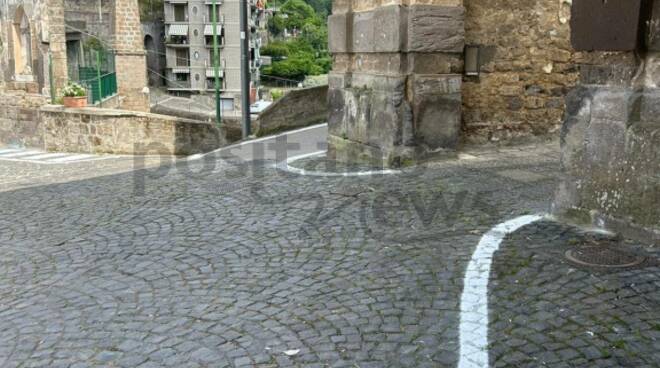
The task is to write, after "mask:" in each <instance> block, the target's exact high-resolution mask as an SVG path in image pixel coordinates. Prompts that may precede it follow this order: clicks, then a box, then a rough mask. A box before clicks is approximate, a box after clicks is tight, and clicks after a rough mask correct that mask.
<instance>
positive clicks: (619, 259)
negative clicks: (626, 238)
mask: <svg viewBox="0 0 660 368" xmlns="http://www.w3.org/2000/svg"><path fill="white" fill-rule="evenodd" d="M565 256H566V258H567V259H568V260H569V261H571V262H573V263H576V264H578V265H581V266H588V267H598V268H629V267H635V266H639V265H641V264H642V263H644V262H645V261H646V257H643V256H638V255H636V254H632V253H629V252H626V251H623V250H619V249H614V248H611V247H603V246H584V247H580V248H576V249H570V250H568V251H566V253H565Z"/></svg>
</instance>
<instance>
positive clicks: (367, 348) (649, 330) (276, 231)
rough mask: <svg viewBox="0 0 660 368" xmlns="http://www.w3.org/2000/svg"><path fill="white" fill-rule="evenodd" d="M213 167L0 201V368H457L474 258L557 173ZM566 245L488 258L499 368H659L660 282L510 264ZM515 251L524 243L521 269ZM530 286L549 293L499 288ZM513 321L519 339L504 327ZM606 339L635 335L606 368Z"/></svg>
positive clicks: (111, 179) (217, 163)
mask: <svg viewBox="0 0 660 368" xmlns="http://www.w3.org/2000/svg"><path fill="white" fill-rule="evenodd" d="M260 149H263V147H262V148H257V149H256V151H258V150H260ZM221 155H222V156H224V157H226V155H224V154H220V153H217V154H212V155H208V156H205V157H203V158H202V159H200V160H195V161H185V162H177V163H175V164H170V165H165V166H163V167H160V168H149V169H146V170H138V171H130V172H123V171H122V170H119V171H117V172H116V173H111V172H110V171H108V172H107V174H104V175H103V176H98V177H89V176H88V177H81V176H75V175H74V179H73V180H71V181H66V180H64V179H62V178H61V177H60V176H58V175H54V177H55V178H56V179H57V180H55V179H52V180H50V179H49V180H44V181H43V184H42V185H40V186H36V187H21V186H20V185H18V184H16V185H15V186H14V187H12V188H11V189H7V191H5V192H2V193H0V208H2V212H1V213H0V366H2V367H19V366H20V367H45V366H48V367H85V366H120V367H223V366H227V367H253V366H258V367H262V366H263V367H289V366H295V367H322V366H333V367H362V368H364V367H447V366H449V367H451V366H455V365H456V362H457V360H458V356H457V354H458V346H457V344H458V331H457V326H458V318H459V317H458V315H459V300H460V293H461V290H462V277H463V273H464V269H465V266H466V264H467V262H468V261H469V259H470V256H471V254H472V252H473V250H474V248H475V246H476V244H477V242H478V241H479V238H480V237H481V235H482V234H483V233H485V232H486V231H487V230H488V229H490V228H491V227H492V226H493V225H495V224H497V223H499V222H501V221H502V220H503V219H507V218H511V217H515V216H517V215H521V214H525V213H531V212H539V211H545V210H547V207H548V203H549V199H550V198H551V195H552V192H553V190H554V187H555V184H556V180H555V179H556V173H557V167H558V164H557V161H558V153H557V152H556V149H555V148H554V145H540V146H528V147H522V148H511V149H507V150H500V151H494V150H493V151H486V150H482V151H475V152H470V153H469V154H463V155H462V156H461V159H460V160H456V161H447V162H441V163H436V164H432V165H429V166H428V167H426V168H424V169H414V170H408V171H406V172H405V173H403V174H398V175H385V176H370V177H307V176H299V175H293V174H288V173H283V172H279V171H277V170H276V169H274V168H273V165H272V162H270V161H254V162H241V161H240V160H220V159H219V158H218V157H219V156H221ZM315 168H316V169H318V165H316V167H315ZM4 170H6V171H5V172H7V173H9V175H11V173H13V172H14V171H16V170H13V169H7V168H5V169H4ZM81 170H82V169H81ZM90 170H91V168H89V167H88V168H87V169H86V171H90ZM83 171H85V170H83ZM60 174H61V173H60ZM30 175H32V174H30V173H28V174H26V177H30ZM34 175H36V174H34ZM569 233H570V230H565V229H563V228H559V227H557V226H555V225H553V224H550V223H548V224H546V223H543V224H540V225H532V226H530V227H528V228H525V229H523V231H521V232H520V234H515V235H514V236H512V237H511V239H510V240H508V241H507V244H503V250H502V251H501V252H500V253H498V254H497V256H496V257H497V259H496V261H495V265H494V266H495V268H494V273H493V277H494V281H493V286H492V293H493V295H492V296H491V304H492V309H493V321H492V323H491V334H492V338H491V345H492V350H491V360H492V363H493V364H498V365H507V364H505V363H504V362H508V360H507V359H517V358H512V356H514V355H515V356H516V357H519V355H520V354H522V355H524V359H519V360H517V362H521V363H524V364H527V365H531V366H540V365H541V363H538V360H542V362H545V363H548V365H555V366H569V365H570V364H581V363H585V362H586V363H585V364H586V365H587V366H593V364H592V363H594V364H595V363H596V362H604V361H607V362H612V363H617V362H618V363H620V364H622V363H631V364H633V365H631V366H643V365H644V364H647V365H652V364H653V363H652V362H653V361H656V362H657V361H658V359H657V352H658V351H659V350H660V349H658V345H657V337H658V336H657V334H658V326H657V324H656V325H653V324H652V319H650V318H652V317H653V318H655V320H656V321H657V320H659V319H658V318H657V317H658V316H657V313H658V308H657V295H658V294H657V290H658V286H659V285H658V277H657V273H654V272H655V271H653V270H654V269H651V268H646V269H644V270H643V271H635V272H636V273H632V274H630V275H629V278H628V279H626V280H628V281H625V280H624V281H621V280H622V279H618V277H621V274H618V276H617V275H614V276H593V275H592V274H591V273H587V272H585V271H579V270H575V271H572V272H571V273H568V271H566V269H567V267H566V265H565V264H564V263H562V262H560V261H558V260H557V258H558V257H557V256H555V257H552V256H550V253H547V254H548V256H546V257H544V258H539V259H538V260H537V259H536V258H534V257H532V260H531V261H529V262H526V263H524V264H518V263H516V262H518V261H517V260H518V259H519V257H521V256H524V255H525V254H526V253H524V252H538V253H542V251H543V249H544V248H551V249H553V247H552V244H560V243H561V242H562V241H563V239H565V238H566V237H567V236H568V235H567V234H569ZM553 234H554V235H553ZM520 236H523V238H522V239H527V237H531V238H532V239H533V241H526V242H523V243H524V245H525V246H528V247H526V248H524V249H519V248H520V247H519V246H518V245H517V243H518V241H517V240H516V239H520V238H519V237H520ZM555 236H558V237H556V238H555ZM547 239H552V241H546V240H547ZM553 242H554V243H553ZM530 244H532V245H533V244H538V245H537V246H530ZM514 250H517V251H518V253H517V254H514V255H512V256H508V255H507V254H505V253H507V252H513V251H514ZM523 259H526V258H523ZM541 261H543V262H544V263H543V265H542V266H541V267H540V268H539V269H538V270H532V268H534V267H536V265H537V263H536V262H541ZM503 262H504V263H503ZM506 262H513V266H510V265H508V264H507V263H506ZM546 263H547V266H546ZM513 271H516V273H514V272H513ZM522 272H527V273H528V274H529V277H527V278H526V280H525V281H526V282H531V283H533V282H537V281H536V280H535V279H534V277H536V275H539V277H540V279H539V280H544V281H545V283H542V284H539V285H538V287H536V288H524V287H523V286H521V284H520V283H516V282H515V280H510V278H513V277H514V276H516V275H519V274H521V273H522ZM578 276H579V277H578ZM598 277H601V278H600V279H599V278H598ZM607 277H611V279H608V278H607ZM602 278H605V279H602ZM557 280H562V282H561V283H556V282H557ZM572 280H575V281H576V284H575V285H567V284H569V283H570V281H572ZM603 280H606V281H603ZM607 280H609V281H607ZM633 280H635V281H633ZM617 282H622V283H621V284H617ZM626 282H628V283H631V282H635V283H636V285H639V286H637V287H632V288H627V289H626V290H627V294H626V297H625V298H624V297H621V298H620V299H616V300H617V301H616V302H615V296H613V295H618V294H616V293H615V292H614V291H612V290H610V288H616V287H618V286H617V285H626ZM546 285H547V287H548V288H547V292H546V291H544V290H545V289H544V288H545V287H546ZM557 285H559V286H560V287H559V288H557ZM599 285H604V286H603V287H604V288H605V290H604V292H603V293H602V294H599V295H595V294H593V290H594V289H595V290H600V289H599V288H600V286H599ZM569 286H570V287H569ZM571 288H577V289H579V290H577V291H572V292H571V291H570V290H572V289H571ZM528 291H529V292H528ZM553 293H554V294H555V295H559V297H558V298H556V299H551V301H552V302H553V303H555V304H554V305H560V306H562V308H563V306H565V307H566V308H570V309H566V310H568V311H569V312H564V311H561V310H558V309H550V310H546V309H543V308H542V307H543V304H542V301H543V300H545V299H544V298H541V297H540V296H539V295H544V296H547V295H553ZM511 295H515V297H514V298H511ZM578 295H580V296H581V297H578ZM597 298H604V299H607V298H609V299H607V300H609V301H611V304H610V305H612V308H611V309H609V310H610V311H617V312H616V313H614V312H612V313H610V314H608V315H609V316H612V318H614V317H613V316H615V315H621V319H622V322H617V321H618V320H615V322H613V323H612V324H611V325H609V326H604V327H601V328H603V330H602V331H601V330H600V329H597V328H596V327H598V323H601V322H602V323H606V322H607V321H609V320H605V319H600V320H596V321H594V320H593V319H589V317H590V316H594V312H593V310H595V309H594V308H599V307H600V306H602V303H600V302H599V303H595V304H594V303H593V301H594V300H596V299H597ZM654 298H655V299H654ZM569 299H570V301H569ZM604 299H603V300H604ZM654 300H655V303H656V304H654V305H653V304H645V303H650V302H652V301H654ZM649 306H650V307H651V309H649ZM617 313H618V314H617ZM654 313H655V315H654ZM514 314H515V316H514ZM508 316H510V317H511V318H510V319H511V320H513V321H515V322H516V323H519V324H521V325H520V326H521V327H520V328H519V329H516V328H515V327H514V328H513V329H511V324H510V323H509V324H502V321H508V319H507V317H508ZM520 316H527V318H528V320H530V321H532V320H533V321H534V322H530V323H525V322H524V321H522V320H519V318H521V317H520ZM572 316H580V318H582V319H580V321H579V322H578V321H576V322H573V320H572V319H571V317H572ZM596 317H597V318H598V317H599V316H598V315H597V316H596ZM585 319H586V321H585ZM559 321H566V322H565V323H563V324H560V323H559ZM585 323H586V324H585ZM589 323H592V324H593V326H592V325H589ZM619 323H620V324H619ZM557 324H559V325H557ZM570 326H581V327H588V328H589V331H591V332H593V333H594V336H593V337H592V336H591V335H588V334H587V335H579V334H575V333H573V332H575V331H574V330H572V329H571V328H572V327H570ZM609 327H612V328H615V327H616V328H620V329H621V330H620V331H628V333H627V334H626V335H625V337H621V340H623V341H624V342H623V343H620V342H619V341H618V339H615V340H614V341H612V342H611V344H612V345H613V346H615V347H616V348H617V349H618V350H616V351H614V352H612V353H611V355H610V356H603V355H600V354H601V353H604V352H605V349H604V348H603V347H602V346H600V345H595V344H594V345H591V344H590V343H591V342H592V341H596V340H595V338H598V339H599V340H598V341H601V340H600V339H607V338H608V336H609V335H608V332H607V331H606V328H609ZM537 328H538V330H537ZM530 329H531V330H530ZM532 331H533V332H532ZM545 332H547V333H545ZM554 332H566V333H567V334H568V333H573V335H571V337H575V338H578V339H579V340H580V341H582V342H583V343H584V344H586V345H584V346H581V345H577V344H575V345H573V343H572V342H571V340H561V336H562V335H559V336H557V338H556V339H557V340H553V338H554V337H553V336H554V335H552V333H554ZM638 334H639V336H638ZM592 338H593V339H592ZM542 339H544V340H542ZM521 341H522V342H521ZM555 341H560V342H561V346H560V347H557V346H555V345H551V344H550V343H549V342H555ZM602 341H609V340H602ZM546 342H547V343H546ZM591 346H593V347H594V348H595V349H596V350H597V353H598V355H597V354H596V353H594V352H593V351H592V349H589V347H591ZM527 347H529V348H527ZM619 347H620V349H619ZM583 350H585V351H583ZM571 351H572V352H574V353H575V354H578V355H577V356H572V355H571V353H570V352H571ZM546 354H553V359H546V358H545V355H546ZM654 354H656V355H654ZM596 355H597V356H596ZM554 357H556V358H554ZM534 358H536V359H538V360H534V361H532V360H530V359H534ZM543 359H545V360H543ZM599 359H600V360H599ZM603 359H605V360H603ZM607 359H609V360H607ZM625 359H629V360H625ZM653 359H655V360H653ZM531 362H535V363H531ZM638 363H639V364H638Z"/></svg>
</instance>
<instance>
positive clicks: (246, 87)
mask: <svg viewBox="0 0 660 368" xmlns="http://www.w3.org/2000/svg"><path fill="white" fill-rule="evenodd" d="M240 6H241V13H240V15H241V24H240V26H241V85H242V87H241V107H242V109H241V110H242V111H243V124H242V125H243V138H247V137H248V136H250V134H252V133H251V122H250V32H249V24H248V3H247V0H241V1H240Z"/></svg>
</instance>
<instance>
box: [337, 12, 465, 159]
mask: <svg viewBox="0 0 660 368" xmlns="http://www.w3.org/2000/svg"><path fill="white" fill-rule="evenodd" d="M380 3H382V2H373V1H361V0H335V1H334V3H333V15H332V16H330V18H329V28H330V29H329V33H330V35H329V43H330V45H329V46H330V51H331V52H332V54H333V58H334V62H333V70H332V72H331V74H330V80H329V84H330V91H329V97H328V100H329V110H330V111H329V117H328V124H329V130H330V136H329V155H330V156H331V157H334V158H336V159H338V160H342V161H364V160H369V161H371V162H374V163H377V164H383V165H385V166H399V165H404V164H407V163H410V162H411V161H415V160H418V159H423V158H425V157H427V156H429V155H432V154H439V153H440V154H442V153H451V152H453V151H454V150H455V149H456V147H457V144H458V138H459V130H460V124H461V83H462V76H461V74H460V73H461V71H462V68H463V65H462V64H463V61H462V59H463V56H462V55H463V49H464V34H465V27H464V17H465V10H464V8H463V2H462V0H392V1H389V2H388V5H386V6H382V5H375V4H380Z"/></svg>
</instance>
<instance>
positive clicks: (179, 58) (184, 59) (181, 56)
mask: <svg viewBox="0 0 660 368" xmlns="http://www.w3.org/2000/svg"><path fill="white" fill-rule="evenodd" d="M176 66H190V54H189V52H188V49H177V50H176Z"/></svg>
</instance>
